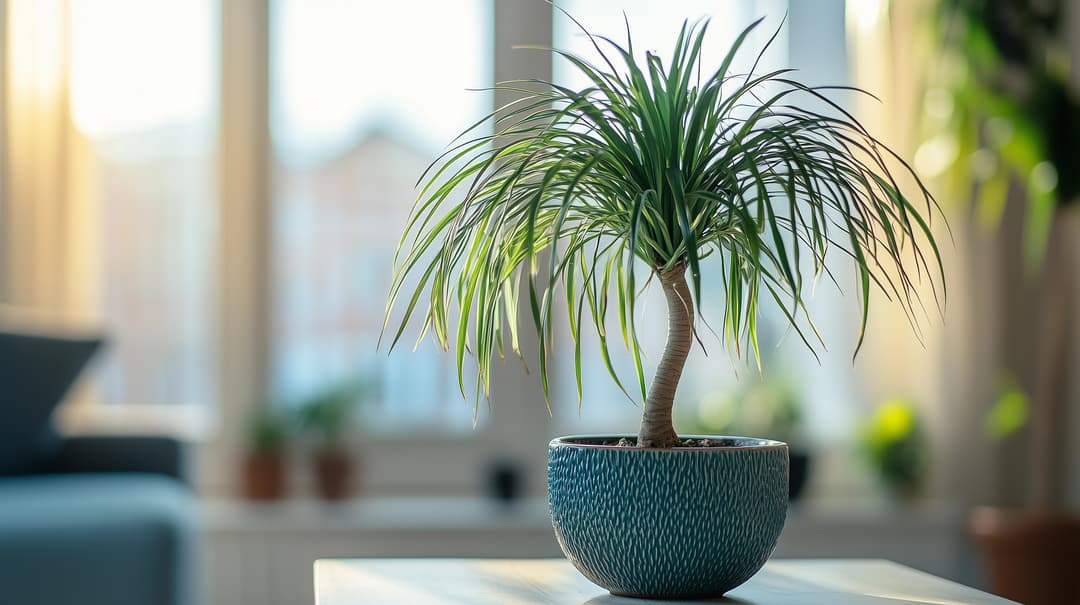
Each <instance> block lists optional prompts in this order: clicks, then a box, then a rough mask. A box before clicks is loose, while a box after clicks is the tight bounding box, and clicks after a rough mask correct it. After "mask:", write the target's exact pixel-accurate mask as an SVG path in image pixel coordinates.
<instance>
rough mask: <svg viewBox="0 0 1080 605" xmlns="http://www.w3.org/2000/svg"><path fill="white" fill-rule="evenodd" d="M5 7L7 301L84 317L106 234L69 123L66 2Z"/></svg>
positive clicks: (1, 216) (81, 146) (3, 258)
mask: <svg viewBox="0 0 1080 605" xmlns="http://www.w3.org/2000/svg"><path fill="white" fill-rule="evenodd" d="M3 8H4V10H5V13H4V18H3V26H4V32H3V38H2V39H3V44H4V47H3V57H4V64H5V70H4V73H3V84H2V87H0V91H2V95H3V97H2V99H0V105H2V106H3V108H4V112H3V128H2V130H0V132H2V133H3V158H2V159H3V169H2V172H0V174H2V175H3V177H4V178H3V183H2V187H3V189H2V192H0V221H2V222H0V252H2V253H0V302H3V303H6V304H9V305H15V306H17V307H22V308H29V309H33V310H36V311H41V312H47V313H55V314H58V315H60V316H64V317H68V316H75V317H84V316H86V315H88V314H92V313H93V305H92V301H93V300H95V299H96V297H95V296H94V290H93V288H94V283H95V282H96V280H95V279H93V277H94V269H95V268H96V264H95V261H96V259H95V252H94V251H95V250H97V246H95V245H94V242H93V239H92V238H93V237H94V234H96V233H97V232H98V230H97V229H96V228H94V227H95V226H94V221H95V220H96V218H95V217H96V215H97V213H96V212H95V211H94V208H93V207H92V205H93V204H92V199H93V198H92V197H91V196H89V195H87V194H86V192H88V191H92V190H93V189H92V187H93V183H92V182H90V179H92V175H93V171H92V170H89V169H88V168H89V167H90V164H91V160H90V157H91V156H90V155H89V153H88V149H87V147H86V143H85V141H84V140H83V139H82V138H81V137H80V136H79V134H78V133H77V132H76V131H75V130H74V128H72V125H71V120H70V118H69V115H70V114H69V106H68V82H67V73H68V72H67V66H68V51H67V31H66V29H67V27H66V24H67V3H66V2H64V0H8V1H7V2H6V3H5V5H3Z"/></svg>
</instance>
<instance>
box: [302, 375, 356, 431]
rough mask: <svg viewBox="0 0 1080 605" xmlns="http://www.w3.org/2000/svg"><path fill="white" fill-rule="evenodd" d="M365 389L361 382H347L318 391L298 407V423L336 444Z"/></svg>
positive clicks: (348, 424)
mask: <svg viewBox="0 0 1080 605" xmlns="http://www.w3.org/2000/svg"><path fill="white" fill-rule="evenodd" d="M364 391H365V389H364V386H363V385H362V384H361V383H347V384H343V385H339V386H336V387H334V388H331V389H327V390H326V391H323V392H320V393H318V394H317V395H315V396H313V397H311V398H309V399H307V400H306V401H304V402H302V403H301V404H300V407H299V408H298V409H297V419H298V422H299V426H300V427H301V428H302V429H303V430H305V431H310V432H313V433H315V434H317V435H319V437H320V438H321V439H322V440H323V441H324V442H326V443H329V444H333V443H337V442H338V441H339V440H340V439H341V436H342V434H343V433H344V432H345V430H346V429H347V428H349V426H350V423H351V422H352V419H353V413H354V412H355V410H356V406H357V404H358V403H359V401H360V400H361V399H362V398H363V395H364Z"/></svg>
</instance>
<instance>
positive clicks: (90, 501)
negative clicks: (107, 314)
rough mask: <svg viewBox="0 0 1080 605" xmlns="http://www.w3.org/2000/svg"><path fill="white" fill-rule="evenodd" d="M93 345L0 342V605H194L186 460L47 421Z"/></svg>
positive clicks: (25, 337)
mask: <svg viewBox="0 0 1080 605" xmlns="http://www.w3.org/2000/svg"><path fill="white" fill-rule="evenodd" d="M100 344H101V341H100V339H95V338H90V339H87V338H82V339H77V338H70V337H68V338H63V337H57V336H55V335H49V336H46V335H40V334H27V333H16V332H11V331H6V332H5V331H3V330H0V603H13V604H14V603H20V604H22V603H25V604H28V605H29V604H33V605H69V604H71V605H75V604H78V605H192V604H193V603H195V601H196V597H197V595H196V594H195V591H196V589H197V586H198V584H197V582H196V578H195V574H196V545H195V539H196V536H197V533H196V531H195V519H194V515H195V510H194V506H193V498H192V495H191V492H190V490H189V489H188V487H187V485H186V484H185V482H184V473H183V461H184V456H183V451H182V450H183V448H182V445H181V444H180V443H179V442H178V441H176V440H174V439H170V438H161V437H62V436H60V435H58V434H57V433H56V432H55V431H54V430H53V428H52V424H51V422H50V420H49V418H50V416H51V414H52V412H53V410H54V408H55V407H56V405H57V404H58V402H59V401H60V400H61V399H62V398H63V396H64V394H65V393H66V392H67V391H68V390H69V388H70V386H71V384H72V383H73V382H74V380H75V377H76V376H77V375H78V374H79V372H80V371H81V369H82V367H83V365H84V364H85V363H86V362H87V361H88V360H89V359H90V357H91V356H92V355H93V352H94V351H95V350H97V348H98V347H99V346H100Z"/></svg>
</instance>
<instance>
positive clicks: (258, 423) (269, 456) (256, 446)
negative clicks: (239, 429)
mask: <svg viewBox="0 0 1080 605" xmlns="http://www.w3.org/2000/svg"><path fill="white" fill-rule="evenodd" d="M292 430H293V425H292V421H291V418H290V417H289V416H288V415H287V414H284V413H282V412H280V411H278V410H275V409H265V408H264V409H260V410H259V412H258V413H257V414H256V416H255V418H254V420H253V422H252V425H251V436H250V439H251V450H250V452H249V453H248V455H247V458H246V459H245V460H244V494H245V495H246V496H247V497H248V498H251V499H253V500H276V499H279V498H282V497H284V495H285V491H286V484H287V478H288V475H287V472H286V469H287V468H288V457H287V453H288V452H287V451H286V450H287V446H288V442H289V437H290V435H291V434H292Z"/></svg>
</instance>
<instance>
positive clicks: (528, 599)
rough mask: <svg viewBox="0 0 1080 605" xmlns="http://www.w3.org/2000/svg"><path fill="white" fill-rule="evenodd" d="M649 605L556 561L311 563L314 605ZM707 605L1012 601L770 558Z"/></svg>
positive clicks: (977, 604)
mask: <svg viewBox="0 0 1080 605" xmlns="http://www.w3.org/2000/svg"><path fill="white" fill-rule="evenodd" d="M654 602H655V601H649V600H644V599H630V598H624V597H615V596H611V595H610V594H608V593H607V592H606V591H604V590H603V589H601V588H599V587H597V586H595V585H593V584H591V583H590V582H589V581H588V580H586V579H585V578H584V577H582V576H581V574H579V573H577V571H576V570H575V569H574V568H573V567H572V566H571V565H570V563H569V562H567V561H565V560H562V559H516V560H515V559H321V560H318V561H316V562H315V603H316V605H367V604H378V605H399V604H400V605H414V604H424V605H465V604H468V605H546V604H551V605H563V604H566V605H603V604H610V605H615V604H621V605H645V604H646V603H654ZM705 602H709V601H705ZM712 602H717V603H730V604H732V605H735V604H738V605H913V604H933V605H1005V604H1008V603H1012V601H1008V600H1005V599H1002V598H1000V597H995V596H993V595H989V594H986V593H984V592H980V591H978V590H975V589H973V588H968V587H966V586H962V585H960V584H956V583H955V582H950V581H948V580H943V579H941V578H938V577H936V576H932V575H929V574H926V573H922V572H919V571H915V570H914V569H911V568H908V567H904V566H902V565H898V564H896V563H892V562H889V561H882V560H875V559H789V560H784V559H777V560H773V561H770V562H769V563H768V564H766V565H765V568H764V569H763V570H761V571H760V572H759V573H758V574H757V575H756V576H754V577H753V578H751V579H750V581H749V582H747V583H746V584H743V585H742V586H740V587H738V588H736V589H735V590H733V591H731V592H729V593H728V594H727V597H726V598H724V599H719V600H715V601H712ZM657 603H661V602H657ZM662 603H668V604H670V603H671V602H670V601H665V602H662ZM692 603H702V601H694V602H692Z"/></svg>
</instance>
